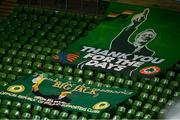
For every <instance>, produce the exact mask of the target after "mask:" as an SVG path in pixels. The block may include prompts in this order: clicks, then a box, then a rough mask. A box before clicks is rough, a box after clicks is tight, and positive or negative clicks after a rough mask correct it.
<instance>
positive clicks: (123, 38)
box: [110, 8, 157, 56]
mask: <svg viewBox="0 0 180 120" xmlns="http://www.w3.org/2000/svg"><path fill="white" fill-rule="evenodd" d="M149 11H150V10H149V8H146V9H144V11H143V12H142V13H139V14H136V15H134V16H133V17H132V19H131V23H130V24H129V25H128V26H127V27H125V28H124V29H123V30H122V31H121V32H120V33H119V34H118V35H117V36H116V37H115V38H114V39H113V40H112V42H111V44H110V50H112V51H119V52H124V53H129V54H137V55H144V56H153V55H154V53H155V52H154V51H153V50H151V49H149V48H148V47H147V45H148V44H149V43H150V42H151V41H152V40H153V39H154V38H155V37H156V35H157V34H156V32H155V31H154V30H153V29H146V30H144V31H142V32H140V33H138V34H137V35H136V37H135V40H134V42H130V41H129V39H130V37H131V36H132V35H133V33H134V32H135V31H136V30H137V29H138V27H140V25H141V24H142V23H143V22H145V21H146V19H147V17H148V14H149Z"/></svg>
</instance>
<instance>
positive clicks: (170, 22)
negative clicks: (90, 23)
mask: <svg viewBox="0 0 180 120" xmlns="http://www.w3.org/2000/svg"><path fill="white" fill-rule="evenodd" d="M106 16H107V17H106V18H105V19H104V20H103V21H102V22H101V24H100V25H98V26H97V27H96V28H95V29H94V30H92V31H91V32H89V34H88V35H87V36H86V37H84V38H81V39H80V40H78V41H76V42H74V43H73V44H71V45H69V47H68V49H66V50H65V51H63V52H61V53H59V54H57V55H54V57H53V61H56V62H60V63H62V64H68V65H72V66H75V67H77V68H81V69H83V68H85V69H86V68H87V69H94V70H99V71H103V72H113V73H117V74H125V75H128V76H138V77H154V76H156V75H158V74H159V73H160V72H164V71H165V70H166V69H168V68H170V67H172V66H173V64H175V63H176V62H177V61H178V60H180V54H179V53H178V52H179V44H177V43H179V38H180V34H179V33H180V29H179V27H180V24H179V21H180V13H179V12H174V11H169V10H163V9H159V8H144V7H140V6H133V5H126V4H119V3H115V2H112V3H111V4H110V7H109V9H108V10H107V13H106Z"/></svg>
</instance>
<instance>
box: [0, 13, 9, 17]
mask: <svg viewBox="0 0 180 120" xmlns="http://www.w3.org/2000/svg"><path fill="white" fill-rule="evenodd" d="M8 15H9V13H1V14H0V16H5V17H6V16H8Z"/></svg>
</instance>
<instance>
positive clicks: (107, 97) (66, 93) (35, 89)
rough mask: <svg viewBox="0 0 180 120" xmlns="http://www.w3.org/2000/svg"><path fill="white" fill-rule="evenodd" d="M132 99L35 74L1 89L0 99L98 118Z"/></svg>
mask: <svg viewBox="0 0 180 120" xmlns="http://www.w3.org/2000/svg"><path fill="white" fill-rule="evenodd" d="M133 95H135V92H134V91H132V90H128V89H126V88H106V87H94V86H90V85H86V84H84V83H78V82H74V81H67V80H63V79H60V80H59V79H57V78H55V77H53V76H50V75H49V74H46V73H42V72H41V73H40V72H39V73H35V74H33V75H30V76H27V77H23V78H22V79H20V80H17V81H15V82H12V83H10V84H8V86H6V87H2V88H1V90H0V96H1V97H3V98H9V99H14V100H20V101H23V102H30V103H32V104H42V105H45V106H50V107H53V108H57V109H63V110H70V111H73V112H84V113H87V114H91V115H98V114H100V113H101V112H102V111H104V110H107V111H109V110H111V109H113V108H114V107H115V106H116V105H118V104H119V103H121V102H123V101H125V100H127V99H128V98H130V97H132V96H133Z"/></svg>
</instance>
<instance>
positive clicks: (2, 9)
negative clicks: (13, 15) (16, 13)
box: [0, 0, 18, 19]
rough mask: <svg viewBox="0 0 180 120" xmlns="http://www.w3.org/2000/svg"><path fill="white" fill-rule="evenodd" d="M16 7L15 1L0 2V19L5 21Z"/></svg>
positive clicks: (5, 0) (3, 0) (4, 0)
mask: <svg viewBox="0 0 180 120" xmlns="http://www.w3.org/2000/svg"><path fill="white" fill-rule="evenodd" d="M17 5H18V4H17V0H2V1H1V3H0V19H5V18H6V17H7V16H8V15H9V13H10V12H12V10H13V9H14V8H15V7H16V6H17Z"/></svg>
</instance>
